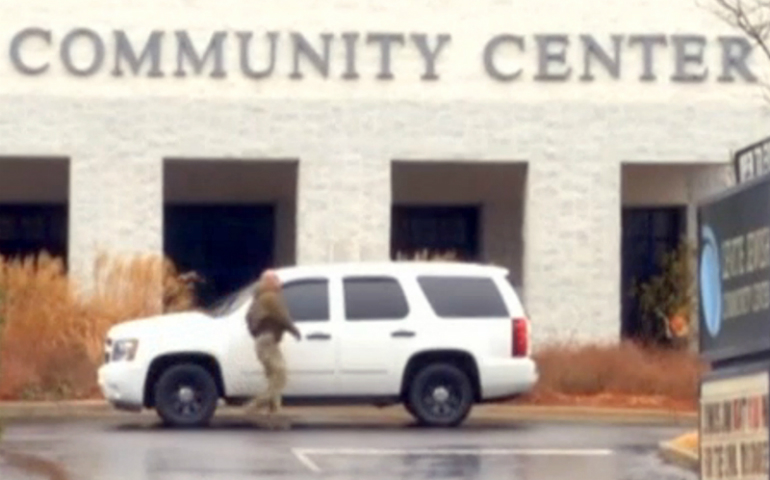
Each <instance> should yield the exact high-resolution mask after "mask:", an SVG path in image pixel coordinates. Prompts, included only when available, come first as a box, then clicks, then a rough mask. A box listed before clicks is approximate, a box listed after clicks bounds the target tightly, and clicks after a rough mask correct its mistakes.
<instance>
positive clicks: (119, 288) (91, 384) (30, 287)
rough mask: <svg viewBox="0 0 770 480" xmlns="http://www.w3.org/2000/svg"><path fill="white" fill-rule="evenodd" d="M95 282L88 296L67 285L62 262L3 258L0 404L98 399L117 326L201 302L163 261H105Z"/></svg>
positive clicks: (0, 274) (44, 257)
mask: <svg viewBox="0 0 770 480" xmlns="http://www.w3.org/2000/svg"><path fill="white" fill-rule="evenodd" d="M93 280H94V282H93V288H92V289H90V290H86V289H85V288H84V287H83V286H81V285H77V284H76V283H75V282H74V281H72V280H71V279H70V278H68V277H67V275H66V272H65V269H64V265H63V263H62V261H61V259H58V258H53V257H50V256H48V255H46V254H40V255H37V256H34V257H27V258H23V259H12V260H11V259H3V258H0V291H2V292H3V299H4V301H3V304H2V312H3V315H2V316H3V317H4V318H5V328H4V332H3V333H4V334H3V336H2V339H0V379H1V381H0V399H44V398H64V397H66V398H83V397H90V396H94V395H95V394H98V391H97V388H96V383H95V381H96V368H97V366H98V365H99V363H100V361H101V356H102V354H103V343H102V342H103V341H104V335H105V333H106V331H107V330H108V329H109V328H110V327H111V326H112V325H115V324H117V323H120V322H122V321H125V320H129V319H132V318H137V317H143V316H147V315H154V314H158V313H162V312H163V311H173V310H179V309H184V308H189V307H190V306H192V305H193V302H194V299H193V296H192V286H191V285H190V284H189V283H187V282H185V281H184V277H182V276H180V275H179V274H178V273H177V272H176V270H175V268H174V267H173V265H171V263H170V262H169V261H168V260H167V259H165V258H163V257H160V256H139V257H133V258H118V257H114V258H111V257H109V256H107V255H100V256H99V257H98V259H97V261H96V262H95V265H94V271H93ZM161 289H162V292H161ZM161 293H162V295H161Z"/></svg>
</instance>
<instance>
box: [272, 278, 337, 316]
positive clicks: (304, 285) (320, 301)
mask: <svg viewBox="0 0 770 480" xmlns="http://www.w3.org/2000/svg"><path fill="white" fill-rule="evenodd" d="M283 297H284V299H285V300H286V306H287V308H288V309H289V314H290V315H291V317H292V319H293V320H294V321H295V322H323V321H328V320H329V281H328V280H324V279H313V280H297V281H294V282H288V283H286V284H285V285H284V286H283Z"/></svg>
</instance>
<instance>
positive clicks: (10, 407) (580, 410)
mask: <svg viewBox="0 0 770 480" xmlns="http://www.w3.org/2000/svg"><path fill="white" fill-rule="evenodd" d="M243 414H244V411H243V409H242V408H237V407H226V406H221V407H219V409H218V410H217V413H216V416H218V417H224V416H240V415H243ZM285 414H286V415H287V416H289V417H291V418H301V419H303V420H309V421H315V420H320V421H324V422H334V423H346V422H357V423H360V422H362V421H363V422H371V421H374V422H378V421H397V422H408V421H410V420H411V417H410V416H409V414H408V413H407V412H406V411H405V410H404V409H403V408H402V407H401V406H396V407H387V408H375V407H369V406H342V407H286V409H285ZM148 415H149V416H153V417H154V416H155V412H154V411H152V410H149V411H143V412H142V413H130V412H120V411H117V410H115V409H114V408H113V407H112V406H111V405H109V404H108V403H107V402H105V401H101V400H88V401H66V402H0V419H4V420H8V421H20V420H31V419H65V420H66V419H87V418H105V417H108V418H120V417H125V418H136V417H137V416H148ZM471 418H472V419H474V420H482V421H489V422H494V421H573V422H586V421H595V422H610V423H625V424H660V425H682V426H688V427H691V426H694V425H696V424H697V414H696V413H685V412H669V411H661V410H641V409H616V408H593V407H562V406H553V407H551V406H528V405H510V404H486V405H477V406H475V407H474V409H473V411H472V413H471Z"/></svg>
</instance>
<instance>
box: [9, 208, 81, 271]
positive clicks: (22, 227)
mask: <svg viewBox="0 0 770 480" xmlns="http://www.w3.org/2000/svg"><path fill="white" fill-rule="evenodd" d="M67 216H68V215H67V206H66V205H2V206H0V255H3V256H6V257H24V256H27V255H37V254H39V253H41V252H42V251H46V252H48V253H49V254H51V255H53V256H55V257H61V258H62V260H63V261H64V262H65V263H66V261H67V258H66V257H67Z"/></svg>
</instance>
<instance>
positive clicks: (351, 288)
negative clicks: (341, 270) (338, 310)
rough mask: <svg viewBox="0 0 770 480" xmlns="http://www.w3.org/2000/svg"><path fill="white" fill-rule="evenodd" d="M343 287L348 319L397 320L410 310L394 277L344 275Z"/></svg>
mask: <svg viewBox="0 0 770 480" xmlns="http://www.w3.org/2000/svg"><path fill="white" fill-rule="evenodd" d="M344 287H345V316H346V317H347V319H348V320H400V319H402V318H404V317H406V316H407V314H408V313H409V305H408V304H407V301H406V296H405V295H404V291H403V290H402V289H401V285H399V283H398V282H397V281H396V280H395V279H393V278H387V277H358V278H346V279H345V280H344Z"/></svg>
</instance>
